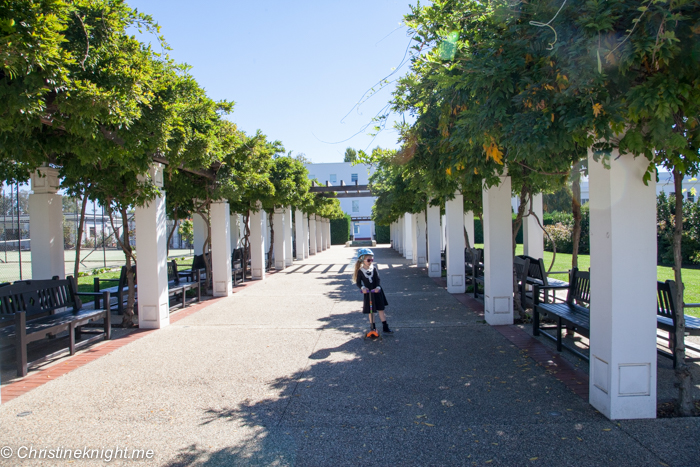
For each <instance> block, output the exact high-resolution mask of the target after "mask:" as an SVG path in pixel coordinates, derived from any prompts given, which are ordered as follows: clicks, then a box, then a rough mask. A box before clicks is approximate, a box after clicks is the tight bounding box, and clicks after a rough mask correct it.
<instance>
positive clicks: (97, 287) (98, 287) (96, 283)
mask: <svg viewBox="0 0 700 467" xmlns="http://www.w3.org/2000/svg"><path fill="white" fill-rule="evenodd" d="M131 269H132V270H133V271H134V296H136V293H137V292H138V284H136V265H135V264H132V265H131ZM104 283H107V284H116V285H113V286H111V287H106V288H102V286H103V284H104ZM92 290H93V292H94V293H99V292H105V291H106V292H109V293H110V295H111V296H112V297H116V298H117V303H116V310H117V314H120V315H123V314H124V303H125V302H126V300H127V299H128V297H129V283H128V282H127V280H126V266H122V268H121V271H120V272H119V279H102V278H100V277H95V278H94V279H93V283H92ZM100 306H101V305H100V297H99V295H96V296H95V308H100ZM134 306H136V301H135V300H134ZM110 308H111V307H110Z"/></svg>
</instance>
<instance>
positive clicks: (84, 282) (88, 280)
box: [78, 271, 121, 292]
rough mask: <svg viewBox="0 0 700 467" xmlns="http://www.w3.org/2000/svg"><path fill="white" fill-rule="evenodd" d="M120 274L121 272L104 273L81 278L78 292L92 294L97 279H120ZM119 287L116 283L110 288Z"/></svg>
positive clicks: (111, 284) (79, 278)
mask: <svg viewBox="0 0 700 467" xmlns="http://www.w3.org/2000/svg"><path fill="white" fill-rule="evenodd" d="M119 274H121V271H112V272H103V273H102V274H96V275H94V276H81V277H78V291H79V292H92V291H93V287H94V286H93V284H94V281H95V278H96V277H99V278H100V279H119ZM114 285H117V284H116V283H113V282H112V283H110V284H109V286H110V287H111V286H114Z"/></svg>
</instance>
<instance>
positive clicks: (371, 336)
mask: <svg viewBox="0 0 700 467" xmlns="http://www.w3.org/2000/svg"><path fill="white" fill-rule="evenodd" d="M367 293H368V294H369V317H370V322H372V323H374V319H372V315H373V314H374V306H373V304H372V291H371V290H370V291H369V292H367ZM377 338H378V339H379V340H384V338H383V337H382V335H381V334H380V333H379V331H378V330H377V329H376V323H375V328H374V329H370V330H369V332H367V333H365V335H364V338H363V340H367V339H377Z"/></svg>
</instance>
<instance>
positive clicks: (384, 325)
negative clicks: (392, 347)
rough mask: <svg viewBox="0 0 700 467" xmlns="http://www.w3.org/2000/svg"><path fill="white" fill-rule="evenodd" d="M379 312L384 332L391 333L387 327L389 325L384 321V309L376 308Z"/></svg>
mask: <svg viewBox="0 0 700 467" xmlns="http://www.w3.org/2000/svg"><path fill="white" fill-rule="evenodd" d="M377 312H378V313H379V319H381V320H382V329H383V330H384V332H385V333H388V334H391V333H392V332H391V330H390V329H389V325H388V324H387V322H386V315H385V314H384V310H377Z"/></svg>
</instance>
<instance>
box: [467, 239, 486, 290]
mask: <svg viewBox="0 0 700 467" xmlns="http://www.w3.org/2000/svg"><path fill="white" fill-rule="evenodd" d="M468 258H469V260H470V262H469V264H467V261H466V259H467V254H466V251H465V263H464V271H465V277H467V276H466V272H467V269H468V270H469V271H470V273H471V274H470V275H469V278H470V279H469V280H470V282H471V285H472V287H473V288H474V298H478V297H479V284H481V286H482V288H483V287H484V286H485V281H486V279H485V278H484V263H483V258H484V250H482V249H480V248H471V252H470V254H469V256H468Z"/></svg>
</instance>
